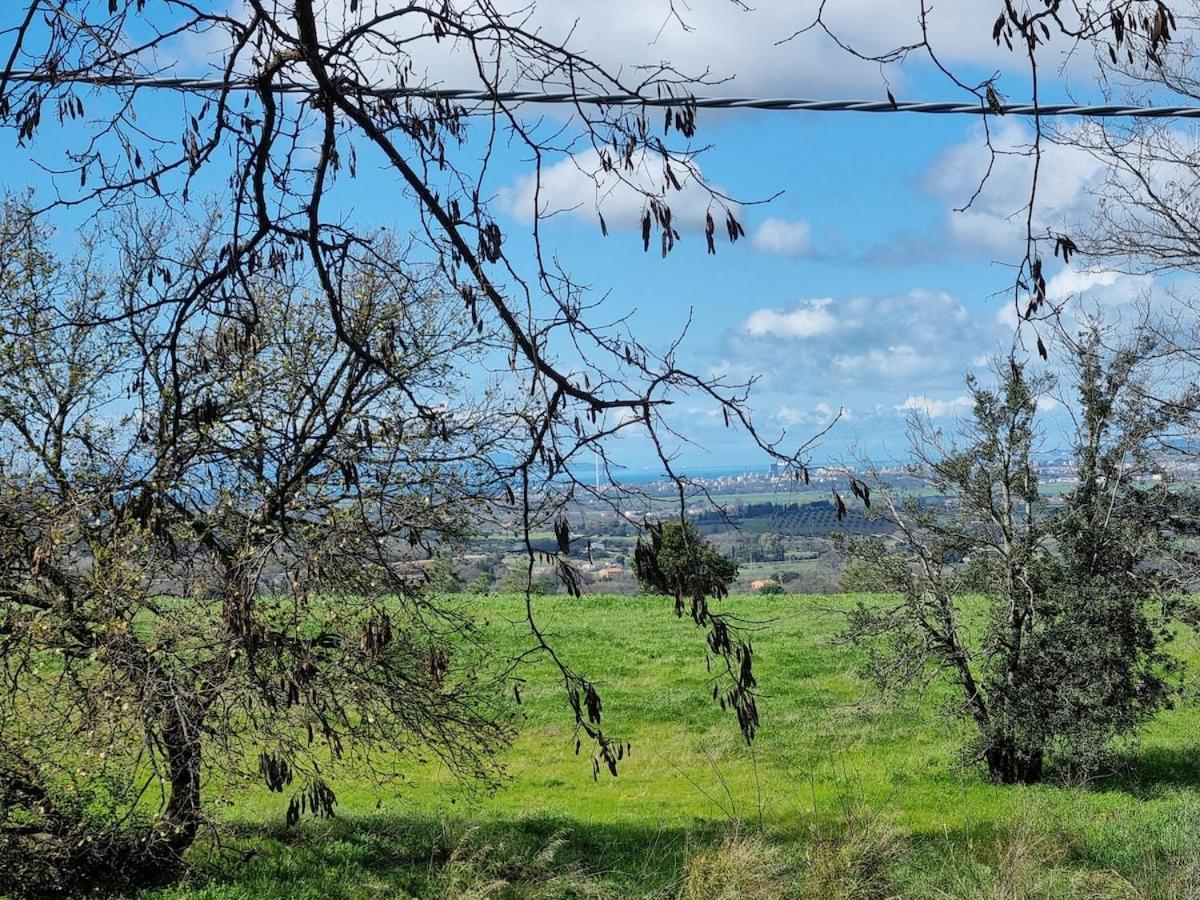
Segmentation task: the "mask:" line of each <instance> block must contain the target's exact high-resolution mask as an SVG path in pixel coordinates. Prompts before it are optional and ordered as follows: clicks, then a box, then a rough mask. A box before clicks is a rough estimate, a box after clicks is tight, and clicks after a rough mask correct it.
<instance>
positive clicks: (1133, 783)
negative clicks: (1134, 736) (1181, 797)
mask: <svg viewBox="0 0 1200 900" xmlns="http://www.w3.org/2000/svg"><path fill="white" fill-rule="evenodd" d="M1113 762H1114V764H1113V769H1112V774H1110V775H1107V776H1105V777H1103V778H1097V779H1096V780H1095V781H1093V782H1091V785H1092V786H1093V787H1094V788H1095V789H1097V790H1109V791H1122V792H1124V793H1128V794H1130V795H1132V796H1135V797H1138V798H1141V799H1146V798H1149V797H1153V796H1156V795H1158V794H1161V793H1162V792H1163V791H1164V790H1172V789H1187V788H1191V789H1200V746H1198V747H1141V748H1137V749H1133V750H1129V751H1125V752H1121V753H1118V754H1117V756H1116V758H1115V759H1114V761H1113Z"/></svg>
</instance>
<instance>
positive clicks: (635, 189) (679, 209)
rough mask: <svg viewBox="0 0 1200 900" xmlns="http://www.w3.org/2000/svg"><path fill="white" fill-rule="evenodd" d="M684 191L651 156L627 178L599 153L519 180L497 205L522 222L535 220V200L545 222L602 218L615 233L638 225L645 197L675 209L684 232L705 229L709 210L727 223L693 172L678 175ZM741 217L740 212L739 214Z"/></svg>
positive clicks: (504, 191)
mask: <svg viewBox="0 0 1200 900" xmlns="http://www.w3.org/2000/svg"><path fill="white" fill-rule="evenodd" d="M675 175H676V177H677V178H678V179H679V181H680V184H681V185H682V188H683V189H682V190H678V191H677V190H675V189H674V188H672V187H668V186H667V185H666V184H665V181H664V177H665V176H664V173H663V170H662V163H661V161H660V160H656V159H655V158H654V157H652V156H650V155H648V154H646V155H642V156H640V157H639V158H638V159H637V160H636V162H635V167H634V170H633V171H632V172H626V173H623V174H622V176H620V177H618V175H617V174H616V173H614V172H605V171H604V170H603V168H602V166H601V165H600V158H599V156H598V155H597V153H596V151H595V150H587V151H584V152H582V153H579V154H576V155H575V156H568V157H566V158H564V159H561V160H559V161H558V162H555V163H553V164H551V165H549V166H546V167H545V168H543V169H542V171H541V175H540V177H539V176H538V174H537V173H528V174H525V175H519V176H517V178H516V180H515V181H514V182H513V183H512V184H510V185H508V186H507V187H504V188H501V189H500V190H499V191H498V192H497V194H496V205H497V208H498V209H500V211H501V212H504V213H507V214H508V215H510V216H512V217H514V218H515V219H517V220H519V221H521V222H531V221H533V215H534V205H535V201H536V204H537V207H538V212H539V213H540V215H541V217H542V218H546V217H549V216H569V217H571V218H574V219H578V220H581V221H585V222H590V223H595V222H596V221H597V213H599V214H600V215H603V216H604V221H605V223H606V224H607V225H608V227H610V228H632V227H635V226H637V225H638V224H639V223H640V222H641V219H642V214H643V212H644V211H645V209H646V202H647V201H646V196H645V195H646V194H647V193H648V194H652V195H655V196H659V197H661V198H662V199H663V200H664V202H666V203H667V205H668V206H669V207H670V208H671V215H672V218H673V220H674V221H675V222H676V223H677V224H678V225H680V226H682V227H684V228H689V229H693V230H699V229H702V228H703V227H704V224H705V218H706V216H707V214H708V212H709V211H710V209H711V210H712V212H713V216H714V218H717V219H718V221H721V220H722V217H723V213H722V212H721V211H720V210H719V209H718V208H716V205H715V204H714V203H713V202H712V199H711V197H710V195H709V193H708V192H707V191H706V190H705V189H704V188H703V187H701V186H700V184H699V183H698V182H697V181H696V179H695V178H693V177H692V176H691V175H690V174H689V173H686V172H684V171H682V170H680V169H677V170H676V172H675ZM734 214H735V215H737V210H736V209H735V210H734Z"/></svg>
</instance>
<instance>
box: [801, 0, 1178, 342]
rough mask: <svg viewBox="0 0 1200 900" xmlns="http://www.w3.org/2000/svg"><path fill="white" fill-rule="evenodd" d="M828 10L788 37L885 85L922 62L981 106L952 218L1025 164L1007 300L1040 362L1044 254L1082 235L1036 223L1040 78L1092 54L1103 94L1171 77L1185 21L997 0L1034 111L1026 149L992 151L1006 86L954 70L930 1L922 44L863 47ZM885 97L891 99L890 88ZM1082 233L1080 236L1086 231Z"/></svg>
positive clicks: (1002, 39)
mask: <svg viewBox="0 0 1200 900" xmlns="http://www.w3.org/2000/svg"><path fill="white" fill-rule="evenodd" d="M831 6H832V4H830V3H829V0H822V2H821V3H820V4H819V6H818V9H817V13H816V15H815V16H814V17H813V19H812V20H811V21H810V22H807V23H805V24H804V25H802V27H800V28H799V29H798V30H797V31H796V33H795V34H794V35H792V38H795V37H797V36H799V35H802V34H806V33H810V32H819V33H821V34H823V35H825V36H827V37H828V38H829V39H830V40H832V41H834V42H835V43H836V44H837V45H838V46H839V47H841V48H842V49H843V50H844V51H845V52H846V53H848V54H850V55H852V56H854V57H856V58H859V59H863V60H869V61H871V62H875V63H878V64H879V65H880V68H881V73H882V76H883V78H884V83H885V85H886V83H887V72H888V70H889V68H891V67H895V66H899V65H901V64H903V63H905V62H908V61H910V60H911V59H914V58H917V59H924V60H925V61H926V62H927V63H928V64H929V65H930V66H932V68H933V69H934V70H935V71H936V72H938V73H940V74H941V75H942V76H944V79H945V82H946V84H948V85H949V86H950V87H951V88H952V89H953V90H955V91H956V92H958V93H960V94H961V95H963V96H965V97H966V98H968V99H969V100H970V101H972V102H977V103H978V104H979V108H980V111H981V113H982V117H981V118H982V122H983V126H984V144H985V146H986V148H987V150H988V152H989V154H990V160H989V163H988V165H987V168H986V170H985V172H984V174H983V176H982V178H981V180H980V183H979V185H978V186H977V187H976V189H975V191H974V192H973V193H972V194H971V195H970V196H969V197H966V198H964V202H963V204H962V206H960V207H958V208H957V209H956V210H955V211H956V212H965V211H966V210H968V209H970V208H971V207H972V206H973V205H974V204H975V202H976V201H977V200H978V199H979V197H980V195H981V194H982V192H983V190H984V188H985V186H986V185H987V183H988V181H989V180H990V179H991V176H992V172H993V169H994V167H995V165H996V162H997V159H998V158H999V157H1000V156H1003V155H1014V156H1020V157H1026V158H1028V159H1029V160H1030V162H1031V166H1030V175H1029V180H1028V187H1027V188H1026V190H1025V193H1024V194H1023V195H1022V196H1016V197H1013V198H1011V199H1012V203H1013V212H1012V216H1013V218H1014V219H1020V220H1021V221H1022V222H1023V225H1024V246H1023V248H1019V249H1018V248H1014V257H1013V267H1014V268H1015V276H1014V278H1013V281H1012V289H1011V297H1012V302H1013V304H1014V306H1015V307H1016V311H1017V315H1018V321H1019V322H1020V323H1022V330H1023V329H1024V328H1025V327H1029V328H1032V330H1033V333H1034V338H1035V342H1036V347H1037V351H1038V352H1039V353H1040V355H1041V356H1042V357H1043V358H1045V357H1046V355H1047V340H1048V339H1049V337H1050V335H1052V334H1053V333H1054V329H1055V320H1056V315H1057V312H1058V310H1057V309H1056V308H1055V307H1054V305H1053V304H1052V303H1050V302H1049V300H1048V298H1047V295H1046V272H1047V271H1048V270H1049V267H1050V259H1049V257H1050V256H1051V255H1052V256H1053V257H1058V258H1061V259H1062V260H1063V262H1064V263H1066V262H1069V260H1070V258H1071V255H1072V254H1073V253H1075V252H1076V251H1077V250H1078V249H1079V245H1080V244H1081V243H1082V241H1081V240H1080V238H1081V235H1080V234H1079V233H1076V231H1075V230H1074V229H1072V228H1070V227H1068V223H1050V224H1049V225H1047V224H1045V223H1043V222H1040V221H1039V218H1038V202H1039V197H1038V185H1039V179H1040V177H1041V174H1042V172H1041V168H1042V160H1043V156H1044V153H1045V150H1046V147H1047V145H1048V144H1050V143H1051V142H1053V141H1054V140H1055V139H1056V137H1057V134H1058V132H1057V131H1056V130H1055V129H1053V128H1052V127H1051V125H1050V124H1049V121H1048V120H1047V119H1046V117H1045V116H1043V115H1042V114H1041V113H1040V112H1039V111H1038V110H1037V107H1039V106H1041V105H1042V104H1044V103H1045V102H1046V100H1045V98H1044V89H1045V85H1044V84H1043V82H1044V80H1045V77H1046V76H1045V75H1044V74H1043V73H1044V72H1045V71H1046V70H1049V71H1050V72H1051V73H1053V72H1054V71H1055V70H1057V69H1060V68H1061V66H1062V65H1063V63H1064V62H1065V61H1066V60H1068V59H1070V58H1074V57H1079V56H1092V57H1094V59H1095V62H1096V69H1095V72H1096V77H1097V87H1098V88H1100V89H1104V88H1105V86H1106V83H1107V78H1108V76H1109V75H1111V74H1112V73H1115V72H1122V73H1126V74H1129V73H1133V74H1134V77H1135V78H1136V79H1137V80H1138V81H1141V82H1143V83H1145V82H1151V83H1156V82H1158V81H1159V80H1160V79H1163V78H1170V77H1171V76H1170V73H1171V72H1172V71H1174V69H1175V67H1174V65H1173V63H1172V59H1173V57H1174V56H1175V54H1176V53H1177V52H1178V51H1180V50H1182V51H1183V52H1184V53H1185V54H1186V53H1188V52H1190V50H1189V49H1188V48H1190V47H1191V46H1192V43H1193V34H1192V32H1191V31H1189V24H1190V21H1191V20H1190V19H1189V20H1188V22H1187V23H1185V25H1184V26H1183V28H1180V26H1179V24H1178V22H1177V19H1176V13H1175V10H1176V9H1177V8H1178V6H1179V4H1175V3H1169V2H1166V0H997V2H996V3H995V4H994V6H995V8H996V17H995V19H994V20H993V21H992V22H991V37H992V40H993V41H994V42H995V43H996V45H997V46H1003V47H1006V48H1007V49H1008V50H1009V51H1011V52H1012V53H1013V54H1014V55H1016V56H1017V57H1018V58H1019V59H1020V66H1019V69H1020V70H1022V71H1023V74H1024V77H1025V78H1026V79H1027V81H1028V84H1027V85H1025V84H1022V85H1020V86H1018V87H1017V88H1016V90H1019V91H1020V95H1019V99H1018V102H1020V103H1027V104H1029V105H1031V106H1033V107H1035V110H1034V112H1033V114H1032V116H1031V119H1032V122H1033V129H1032V135H1031V137H1030V140H1029V142H1028V144H1027V145H1026V146H1021V147H997V146H996V145H995V144H994V143H993V139H992V127H993V122H994V120H995V119H994V117H996V116H999V115H1002V114H1003V104H1004V103H1005V102H1006V99H1008V98H1007V97H1006V93H1005V92H1006V90H1007V88H1006V86H1005V85H1004V84H1003V82H1002V78H1001V75H1000V73H992V74H990V75H988V76H987V77H985V78H983V79H982V80H973V79H971V78H970V77H968V76H967V75H965V74H964V73H963V72H962V71H959V67H956V66H955V65H953V64H951V63H949V62H947V61H945V59H944V54H943V52H942V48H939V47H938V46H937V43H936V41H935V40H934V39H933V38H932V37H931V29H930V24H931V20H933V19H934V18H936V16H937V15H938V10H937V9H936V8H935V7H936V4H933V3H929V2H927V0H916V2H915V3H914V9H913V20H914V23H915V25H916V26H917V34H918V36H919V37H918V39H916V40H914V41H911V42H909V43H904V44H899V45H893V46H884V47H863V46H860V45H857V44H856V43H854V42H851V41H849V40H848V39H846V38H845V37H844V36H843V35H842V34H840V33H839V31H838V29H837V28H835V27H833V26H831V25H830V24H829V15H828V8H829V7H831ZM1181 18H1183V16H1182V14H1181ZM1181 34H1182V36H1181ZM1026 91H1028V95H1026ZM887 95H888V97H889V98H890V99H892V100H893V102H895V99H894V97H893V96H892V93H891V90H890V89H888V90H887ZM1071 224H1074V223H1071ZM1082 227H1083V230H1084V231H1085V232H1086V231H1087V226H1086V225H1084V226H1082ZM1043 338H1046V339H1047V340H1044V339H1043Z"/></svg>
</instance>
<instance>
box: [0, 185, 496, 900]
mask: <svg viewBox="0 0 1200 900" xmlns="http://www.w3.org/2000/svg"><path fill="white" fill-rule="evenodd" d="M4 225H5V228H4V235H5V248H6V250H5V254H4V258H3V260H0V384H2V386H3V387H2V390H0V394H2V397H3V399H2V400H0V461H2V462H0V465H2V467H3V468H2V470H0V687H2V690H3V697H4V701H3V704H2V706H3V710H4V712H3V713H0V854H2V856H3V859H4V864H3V866H0V868H2V869H3V870H4V873H5V875H4V877H5V878H9V879H11V880H12V881H11V883H10V884H8V888H10V889H14V890H15V889H19V890H21V891H28V890H34V889H36V887H37V886H38V885H39V884H49V885H54V886H55V887H57V888H58V889H63V890H66V891H68V892H71V891H73V890H75V889H79V888H81V887H83V886H87V885H89V884H90V883H92V882H94V883H104V884H108V885H110V886H112V885H120V884H122V883H126V884H136V883H137V882H138V881H140V880H145V879H148V878H150V879H152V878H155V877H162V876H167V875H169V874H170V873H171V872H172V871H174V864H175V863H177V862H178V859H179V855H180V854H181V853H182V851H183V850H185V849H186V848H187V847H188V846H189V845H190V844H191V843H192V841H193V840H194V839H195V837H196V836H197V833H198V831H199V829H200V828H201V826H202V825H203V824H204V822H205V821H206V819H205V816H204V813H203V809H202V804H201V799H202V786H203V784H204V783H205V782H207V781H209V780H219V781H224V782H226V783H228V784H237V783H239V781H244V780H245V779H248V778H253V779H255V780H258V781H265V783H266V784H267V786H268V787H269V788H270V789H271V790H274V791H279V792H287V793H288V794H290V800H289V806H288V819H289V821H294V820H295V819H296V818H298V817H299V815H300V814H301V813H302V812H311V813H314V814H317V815H329V814H331V813H332V811H333V805H334V803H335V795H334V793H333V790H332V789H331V787H330V786H329V783H328V779H330V778H332V777H333V776H334V775H335V774H336V773H337V772H338V771H339V770H349V771H356V772H359V773H366V774H370V775H373V776H376V777H378V778H380V779H388V778H393V777H395V776H397V775H399V774H400V773H401V772H402V771H403V769H404V768H405V767H406V766H408V765H410V764H411V763H412V761H413V760H414V759H415V758H419V757H422V756H428V755H431V754H432V755H434V756H435V757H437V758H439V759H440V760H441V761H442V762H443V763H444V764H446V765H447V766H448V768H449V769H450V770H451V771H453V772H456V773H458V774H460V775H462V776H464V777H467V778H470V779H484V780H488V779H492V778H494V777H495V776H496V774H497V772H498V766H497V761H496V757H495V754H496V751H497V750H498V749H501V748H503V746H504V745H505V744H506V742H507V739H508V736H509V727H508V725H507V722H506V714H505V711H504V704H503V703H501V702H500V696H501V692H502V691H503V689H504V688H505V687H506V682H505V678H504V676H505V671H504V667H503V665H502V664H491V663H489V662H488V655H487V654H486V652H485V650H484V648H483V647H482V646H481V644H480V641H479V639H478V638H477V636H476V635H475V631H474V626H473V624H472V620H471V619H470V618H469V617H468V616H466V615H463V614H461V613H459V612H458V611H456V609H455V608H454V607H453V606H452V605H449V604H445V603H432V602H430V601H429V599H428V598H427V597H426V595H425V592H424V591H423V590H422V589H421V584H420V579H419V578H414V573H418V572H420V569H415V568H414V567H413V566H412V565H411V564H406V563H405V558H406V556H407V557H411V555H412V554H411V550H412V549H413V548H417V549H420V548H429V547H430V546H431V545H432V544H433V543H435V542H439V541H447V540H452V539H455V538H456V537H459V536H461V534H462V530H463V528H464V527H466V526H467V525H468V523H470V521H471V519H472V517H473V516H475V515H476V513H477V510H479V509H481V508H485V507H486V506H487V505H488V504H489V503H490V502H491V501H492V500H493V498H494V497H495V496H496V494H497V491H498V490H500V485H499V483H498V482H497V481H496V472H495V471H494V470H493V469H492V468H491V467H489V466H488V465H487V460H488V459H489V458H490V457H491V456H493V455H495V454H498V453H503V452H506V451H509V450H510V449H511V448H510V446H509V445H508V443H507V441H506V438H505V435H506V434H507V433H508V430H509V427H510V425H511V420H512V412H511V411H509V410H506V409H505V408H504V407H503V405H497V404H492V403H491V401H492V400H493V399H494V398H492V397H485V398H484V399H485V400H486V401H488V402H487V403H483V404H480V405H478V406H476V405H474V404H473V403H470V402H468V400H469V398H466V397H464V396H463V395H462V393H461V392H460V390H459V386H460V385H461V384H462V383H463V380H464V374H463V367H465V366H469V365H470V364H471V363H472V360H473V359H476V358H477V357H478V355H479V353H480V352H481V350H482V348H481V347H480V346H479V342H478V337H477V335H476V334H475V332H474V329H473V328H472V327H471V324H470V321H469V319H468V318H467V317H466V316H465V315H464V314H462V313H461V312H459V311H457V310H455V311H452V312H450V313H449V314H448V310H447V308H446V306H445V305H444V304H442V303H441V302H440V300H439V296H438V294H437V292H436V282H432V283H426V284H417V283H412V284H408V285H406V286H405V287H404V288H402V289H399V290H397V289H396V288H395V287H394V286H393V285H390V284H389V283H388V282H387V281H385V280H383V279H381V278H378V277H377V273H374V272H372V271H370V270H369V269H363V270H355V271H353V272H350V271H348V272H347V275H348V276H349V280H348V283H347V285H346V288H345V292H344V297H345V299H346V312H347V317H348V318H347V325H348V327H349V328H351V329H352V331H353V333H356V334H364V335H365V334H367V333H378V332H387V331H393V332H395V333H396V334H397V335H404V336H405V340H406V341H407V342H408V349H407V351H406V352H404V353H403V354H400V353H397V354H396V355H395V356H394V357H392V358H391V359H390V360H389V370H388V372H387V373H385V372H384V371H383V370H382V369H380V368H379V367H377V366H375V365H374V364H373V363H371V362H368V361H365V360H363V359H362V357H361V356H359V355H358V354H357V353H355V352H354V351H353V350H351V349H350V348H349V347H348V346H346V344H344V343H342V342H340V341H338V340H337V338H336V336H335V333H334V329H333V326H332V325H331V324H330V323H329V320H328V319H327V318H326V317H324V316H321V315H319V314H318V313H319V309H318V307H317V306H316V305H315V304H314V301H313V299H312V298H311V297H310V296H306V294H305V292H303V291H301V290H298V289H297V288H296V287H295V286H294V285H290V284H288V283H287V282H284V281H279V280H277V279H273V278H271V277H268V276H267V275H265V274H264V275H261V276H257V277H255V278H252V279H248V280H247V282H246V286H247V288H248V289H249V290H250V291H251V293H250V294H248V295H246V296H244V297H242V298H234V297H226V298H225V304H224V306H223V312H222V314H220V315H216V314H214V315H212V316H210V317H209V318H207V319H206V320H204V321H200V320H198V319H196V318H192V319H191V320H190V321H189V324H188V326H187V327H186V328H184V329H182V330H172V329H171V323H170V320H169V319H168V320H165V321H164V319H163V318H162V317H161V316H160V315H158V314H155V313H150V314H147V313H146V312H144V311H143V310H142V307H143V306H144V305H145V302H146V299H147V292H148V291H150V290H151V289H150V288H148V287H147V285H146V281H147V280H148V275H149V274H150V272H151V271H153V266H154V265H155V260H156V254H155V253H153V252H148V248H149V247H151V246H152V241H153V239H154V238H155V237H158V238H163V237H164V235H163V234H162V233H161V232H160V233H157V234H153V233H152V234H141V235H139V236H138V240H137V242H136V244H135V246H134V248H133V250H134V251H136V253H138V254H141V255H140V257H139V256H134V255H133V254H132V253H131V254H127V255H125V256H124V258H123V263H124V265H123V266H122V268H121V271H120V274H119V275H114V274H111V273H110V272H109V271H108V269H107V268H106V267H105V266H104V265H103V264H102V263H101V262H100V261H99V260H97V259H96V258H95V257H92V256H90V255H88V254H87V253H86V252H83V253H81V255H80V256H79V257H78V258H77V259H75V260H74V261H73V262H72V263H70V264H64V263H61V262H59V261H58V260H56V259H54V258H53V257H52V256H50V255H49V254H48V252H47V251H46V247H45V242H44V237H45V236H44V234H42V233H41V232H40V230H39V228H38V226H37V225H36V224H35V223H34V222H33V221H32V220H31V219H29V218H28V217H26V216H25V215H23V214H22V212H21V211H20V210H16V209H14V208H12V207H10V208H9V210H8V211H7V215H6V218H5V221H4ZM211 237H212V235H211V233H209V232H208V231H206V230H205V229H203V228H201V229H200V230H199V231H198V232H197V233H196V234H194V235H193V238H192V240H193V250H194V256H193V257H192V258H193V259H194V260H196V262H197V263H199V262H200V261H201V259H202V258H203V256H204V254H205V253H207V252H208V251H209V250H211V246H212V245H211ZM88 246H89V247H90V245H88ZM251 301H252V302H251ZM97 322H106V323H107V324H104V325H99V324H97ZM401 375H402V377H400V376H401ZM180 391H181V392H182V394H180V393H177V392H180ZM497 406H498V407H499V408H497ZM435 408H448V409H452V410H453V412H452V414H447V415H439V416H436V417H435V416H433V415H431V414H430V413H429V412H428V411H429V410H432V409H435ZM89 799H90V800H91V801H93V802H91V803H89V802H88V801H89ZM99 811H103V812H104V814H105V816H106V817H104V818H101V819H100V821H96V820H95V818H94V817H96V816H97V815H98V812H99ZM151 811H154V812H156V815H155V816H154V817H153V818H152V819H150V820H148V821H146V822H145V823H144V826H143V827H141V828H135V827H130V826H131V824H132V823H135V822H137V821H139V819H140V818H142V817H145V816H146V815H147V814H148V813H149V812H151Z"/></svg>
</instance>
